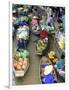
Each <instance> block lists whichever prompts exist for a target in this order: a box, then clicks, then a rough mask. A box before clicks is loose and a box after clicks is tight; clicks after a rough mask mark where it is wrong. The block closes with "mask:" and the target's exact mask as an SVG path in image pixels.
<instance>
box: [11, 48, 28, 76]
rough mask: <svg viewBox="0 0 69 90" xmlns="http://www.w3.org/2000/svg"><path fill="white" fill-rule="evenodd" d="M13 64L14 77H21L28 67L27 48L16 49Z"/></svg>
mask: <svg viewBox="0 0 69 90" xmlns="http://www.w3.org/2000/svg"><path fill="white" fill-rule="evenodd" d="M13 65H14V75H15V77H23V76H24V75H25V73H26V72H27V70H28V68H29V52H28V51H27V50H24V51H21V52H19V51H16V54H15V59H14V63H13Z"/></svg>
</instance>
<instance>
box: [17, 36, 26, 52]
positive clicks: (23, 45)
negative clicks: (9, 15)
mask: <svg viewBox="0 0 69 90" xmlns="http://www.w3.org/2000/svg"><path fill="white" fill-rule="evenodd" d="M26 47H27V41H26V40H24V39H22V38H19V39H18V41H17V50H18V51H21V50H23V49H26Z"/></svg>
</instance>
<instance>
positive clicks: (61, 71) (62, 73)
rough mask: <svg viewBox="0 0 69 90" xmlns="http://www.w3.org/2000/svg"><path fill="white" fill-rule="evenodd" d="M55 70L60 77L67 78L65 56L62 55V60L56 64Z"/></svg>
mask: <svg viewBox="0 0 69 90" xmlns="http://www.w3.org/2000/svg"><path fill="white" fill-rule="evenodd" d="M55 68H56V69H57V72H58V73H59V75H60V76H62V77H65V55H64V54H62V55H61V58H60V60H58V61H57V62H56V64H55Z"/></svg>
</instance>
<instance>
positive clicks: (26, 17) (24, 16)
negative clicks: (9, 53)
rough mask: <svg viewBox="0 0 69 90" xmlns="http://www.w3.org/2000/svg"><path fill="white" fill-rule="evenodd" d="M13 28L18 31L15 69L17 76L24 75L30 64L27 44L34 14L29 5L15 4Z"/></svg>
mask: <svg viewBox="0 0 69 90" xmlns="http://www.w3.org/2000/svg"><path fill="white" fill-rule="evenodd" d="M12 15H13V18H12V19H13V22H12V23H13V27H14V26H15V27H14V28H13V30H15V33H16V38H15V39H16V54H15V60H14V71H15V76H16V77H22V76H24V74H25V72H26V70H27V69H28V66H29V52H28V51H27V50H26V49H27V44H28V41H29V36H30V23H29V21H30V19H31V18H32V14H31V13H30V7H29V6H23V5H16V6H15V5H14V7H13V11H12Z"/></svg>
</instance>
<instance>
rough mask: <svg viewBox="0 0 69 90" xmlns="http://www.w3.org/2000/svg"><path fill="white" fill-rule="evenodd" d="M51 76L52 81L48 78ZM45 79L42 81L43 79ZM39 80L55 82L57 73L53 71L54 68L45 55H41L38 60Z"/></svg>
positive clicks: (46, 82)
mask: <svg viewBox="0 0 69 90" xmlns="http://www.w3.org/2000/svg"><path fill="white" fill-rule="evenodd" d="M48 75H52V76H53V81H51V80H49V79H51V76H48ZM45 77H46V79H47V81H45V82H43V80H44V79H45ZM40 80H41V83H42V84H49V83H55V82H57V74H56V71H55V68H54V67H53V65H52V63H51V61H50V60H49V58H47V57H46V56H43V57H42V58H41V60H40Z"/></svg>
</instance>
